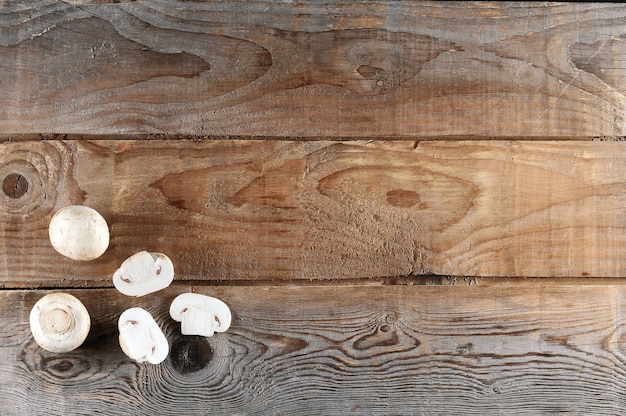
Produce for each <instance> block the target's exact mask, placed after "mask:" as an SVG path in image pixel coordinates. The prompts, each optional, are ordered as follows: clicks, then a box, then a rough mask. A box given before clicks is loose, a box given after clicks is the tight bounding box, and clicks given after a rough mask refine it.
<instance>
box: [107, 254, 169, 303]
mask: <svg viewBox="0 0 626 416" xmlns="http://www.w3.org/2000/svg"><path fill="white" fill-rule="evenodd" d="M173 280H174V265H173V264H172V261H171V260H170V259H169V257H167V256H166V255H165V254H162V253H148V252H147V251H140V252H139V253H135V254H133V255H132V256H130V257H129V258H127V259H126V260H124V262H123V263H122V265H121V266H120V268H119V269H117V270H116V271H115V273H114V274H113V285H115V287H116V288H117V290H119V291H120V292H122V293H123V294H125V295H127V296H143V295H147V294H148V293H152V292H156V291H157V290H161V289H165V288H166V287H168V286H169V285H170V284H171V283H172V281H173Z"/></svg>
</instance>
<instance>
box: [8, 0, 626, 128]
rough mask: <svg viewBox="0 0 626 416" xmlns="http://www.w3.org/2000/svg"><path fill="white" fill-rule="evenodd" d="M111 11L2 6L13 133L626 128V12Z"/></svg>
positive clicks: (535, 7) (432, 8) (332, 4)
mask: <svg viewBox="0 0 626 416" xmlns="http://www.w3.org/2000/svg"><path fill="white" fill-rule="evenodd" d="M96 3H103V4H96ZM109 3H111V2H109V1H94V2H92V1H71V2H59V1H56V0H38V1H30V2H26V3H25V2H23V1H15V0H8V1H3V2H1V3H0V67H1V69H2V71H1V72H0V131H2V132H4V133H29V132H31V133H32V132H35V133H41V132H60V133H72V132H73V133H79V134H80V133H87V132H89V133H168V134H173V133H183V134H194V135H204V134H211V135H270V136H273V135H279V136H306V137H310V136H332V137H339V136H352V137H364V136H370V137H371V136H384V137H396V136H429V135H464V134H467V135H483V136H484V135H496V136H513V137H515V136H607V135H608V136H623V135H624V134H625V119H624V107H625V104H626V101H625V96H624V92H625V90H626V67H625V66H624V58H625V53H624V40H625V39H626V23H625V21H626V20H625V18H626V7H625V6H623V5H620V4H550V5H546V4H540V3H531V4H528V3H483V4H481V3H478V4H468V3H466V4H463V3H461V4H459V3H456V4H450V3H441V4H439V3H435V2H432V3H431V2H424V3H423V2H409V1H381V2H365V3H363V2H359V3H358V4H352V3H350V2H338V1H307V2H297V4H294V3H291V2H284V3H280V2H275V1H265V2H264V1H246V2H239V1H220V2H207V3H197V2H177V1H171V0H164V1H159V2H155V1H137V2H119V3H117V2H116V3H115V4H109Z"/></svg>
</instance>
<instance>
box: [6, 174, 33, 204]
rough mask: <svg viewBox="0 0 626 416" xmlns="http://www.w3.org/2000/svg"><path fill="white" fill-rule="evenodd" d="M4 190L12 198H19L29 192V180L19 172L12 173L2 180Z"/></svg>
mask: <svg viewBox="0 0 626 416" xmlns="http://www.w3.org/2000/svg"><path fill="white" fill-rule="evenodd" d="M2 192H4V194H5V195H6V196H8V197H9V198H12V199H18V198H21V197H23V196H24V194H26V192H28V181H27V180H26V178H25V177H24V176H22V175H20V174H19V173H10V174H9V175H7V176H6V177H5V178H4V180H3V181H2Z"/></svg>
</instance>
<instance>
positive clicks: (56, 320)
mask: <svg viewBox="0 0 626 416" xmlns="http://www.w3.org/2000/svg"><path fill="white" fill-rule="evenodd" d="M90 327H91V319H90V318H89V313H88V312H87V309H86V308H85V306H84V305H83V304H82V303H81V302H80V301H79V300H78V299H76V297H74V296H72V295H70V294H68V293H50V294H48V295H46V296H44V297H43V298H41V299H39V300H38V301H37V303H35V306H33V309H31V311H30V330H31V332H32V333H33V337H34V338H35V341H36V342H37V344H39V346H40V347H41V348H43V349H45V350H47V351H51V352H69V351H72V350H74V349H76V348H78V347H79V346H80V345H81V344H82V343H83V342H84V341H85V339H86V338H87V334H88V333H89V328H90Z"/></svg>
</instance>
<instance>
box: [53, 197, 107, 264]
mask: <svg viewBox="0 0 626 416" xmlns="http://www.w3.org/2000/svg"><path fill="white" fill-rule="evenodd" d="M48 234H49V235H50V243H52V247H54V249H55V250H56V251H58V252H59V253H60V254H62V255H63V256H65V257H68V258H70V259H72V260H81V261H88V260H94V259H97V258H98V257H100V256H101V255H103V254H104V252H105V251H106V250H107V248H108V247H109V227H108V225H107V223H106V221H105V219H104V218H103V217H102V215H100V213H98V211H96V210H95V209H93V208H89V207H86V206H82V205H70V206H67V207H65V208H62V209H60V210H59V211H58V212H57V213H56V214H54V216H53V217H52V220H50V226H49V228H48Z"/></svg>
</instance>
